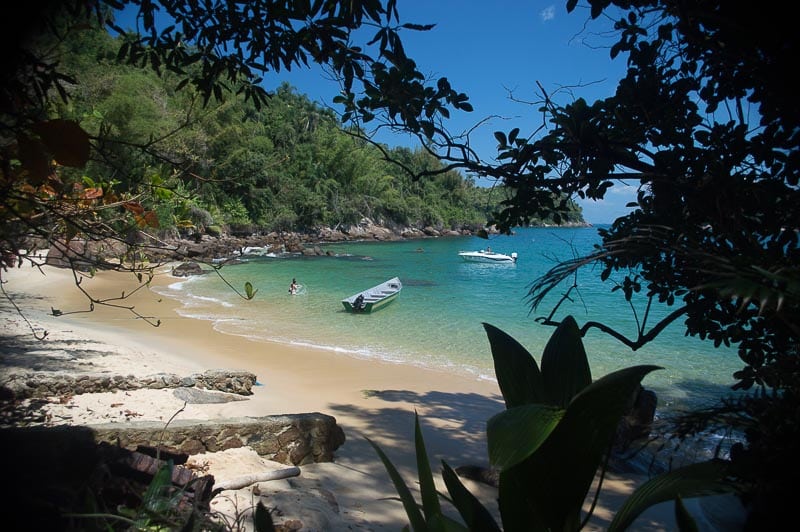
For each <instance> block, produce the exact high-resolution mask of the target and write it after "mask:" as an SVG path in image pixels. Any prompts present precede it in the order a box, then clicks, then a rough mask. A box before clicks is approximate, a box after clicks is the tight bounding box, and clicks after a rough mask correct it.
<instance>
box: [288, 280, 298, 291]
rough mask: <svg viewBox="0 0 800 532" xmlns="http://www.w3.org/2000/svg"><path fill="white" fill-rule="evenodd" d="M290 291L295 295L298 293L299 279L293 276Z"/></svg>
mask: <svg viewBox="0 0 800 532" xmlns="http://www.w3.org/2000/svg"><path fill="white" fill-rule="evenodd" d="M289 293H290V294H292V295H295V294H296V293H297V279H295V278H292V284H290V285H289Z"/></svg>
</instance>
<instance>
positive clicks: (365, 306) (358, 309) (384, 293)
mask: <svg viewBox="0 0 800 532" xmlns="http://www.w3.org/2000/svg"><path fill="white" fill-rule="evenodd" d="M402 289H403V283H401V282H400V279H399V278H397V277H393V278H392V279H389V280H388V281H385V282H383V283H381V284H379V285H377V286H373V287H372V288H370V289H368V290H362V291H361V292H358V293H357V294H354V295H352V296H350V297H347V298H345V299H342V305H344V308H345V310H347V311H348V312H353V313H359V314H369V313H370V312H373V311H375V310H378V309H379V308H383V307H384V306H386V305H388V304H389V303H391V302H392V301H394V300H395V299H396V298H397V296H398V295H400V290H402Z"/></svg>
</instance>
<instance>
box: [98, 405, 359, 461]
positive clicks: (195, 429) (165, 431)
mask: <svg viewBox="0 0 800 532" xmlns="http://www.w3.org/2000/svg"><path fill="white" fill-rule="evenodd" d="M91 428H92V430H94V431H95V435H96V438H97V441H105V442H109V443H115V444H117V445H119V446H121V447H124V448H126V449H136V448H137V447H138V446H140V445H143V446H147V445H151V444H152V442H154V441H157V442H159V443H160V445H162V446H164V447H165V448H167V449H170V451H171V452H178V453H186V454H190V455H192V454H201V453H206V452H217V451H223V450H225V449H230V448H236V447H251V448H252V449H253V450H254V451H255V452H256V453H258V454H259V455H260V456H263V457H264V458H266V459H268V460H272V461H274V462H280V463H282V464H289V465H296V466H300V465H304V464H310V463H315V462H332V461H333V457H334V451H336V449H338V448H339V447H340V446H341V445H343V444H344V442H345V435H344V431H343V430H342V428H341V427H340V426H339V425H337V423H336V418H334V417H333V416H329V415H326V414H321V413H318V412H314V413H307V414H289V415H281V416H264V417H248V418H237V419H226V420H224V421H198V420H174V421H173V422H172V423H170V424H169V425H168V426H166V427H165V426H164V424H163V423H157V422H151V421H139V422H132V423H128V424H125V425H123V426H121V425H120V424H118V423H110V424H104V425H93V426H92V427H91Z"/></svg>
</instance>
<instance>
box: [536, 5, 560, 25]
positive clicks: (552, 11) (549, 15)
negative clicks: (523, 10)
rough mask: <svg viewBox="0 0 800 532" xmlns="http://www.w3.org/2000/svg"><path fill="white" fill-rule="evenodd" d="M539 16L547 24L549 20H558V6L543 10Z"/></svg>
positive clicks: (550, 6)
mask: <svg viewBox="0 0 800 532" xmlns="http://www.w3.org/2000/svg"><path fill="white" fill-rule="evenodd" d="M539 16H540V17H542V22H547V21H548V20H553V19H554V18H556V6H554V5H549V6H547V7H546V8H544V9H542V10H541V11H540V12H539Z"/></svg>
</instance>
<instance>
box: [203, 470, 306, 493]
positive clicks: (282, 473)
mask: <svg viewBox="0 0 800 532" xmlns="http://www.w3.org/2000/svg"><path fill="white" fill-rule="evenodd" d="M299 474H300V468H299V467H287V468H284V469H273V470H271V471H263V472H261V473H252V474H250V475H241V476H238V477H234V478H231V479H228V480H223V481H220V482H216V483H215V484H214V491H215V492H217V491H223V490H238V489H241V488H246V487H247V486H250V485H252V484H256V483H258V482H266V481H267V480H280V479H282V478H289V477H296V476H298V475H299Z"/></svg>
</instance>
